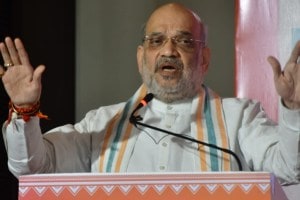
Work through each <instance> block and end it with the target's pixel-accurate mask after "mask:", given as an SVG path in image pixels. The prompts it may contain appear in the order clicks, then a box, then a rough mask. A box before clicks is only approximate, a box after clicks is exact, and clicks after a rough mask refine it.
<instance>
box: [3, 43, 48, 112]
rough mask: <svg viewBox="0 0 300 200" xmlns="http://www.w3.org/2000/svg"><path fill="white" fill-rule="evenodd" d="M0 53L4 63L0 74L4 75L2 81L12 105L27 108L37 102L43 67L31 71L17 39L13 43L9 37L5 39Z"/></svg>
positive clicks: (40, 89)
mask: <svg viewBox="0 0 300 200" xmlns="http://www.w3.org/2000/svg"><path fill="white" fill-rule="evenodd" d="M0 51H1V54H2V57H3V61H4V68H3V66H1V67H0V72H1V73H2V74H4V75H3V76H2V81H3V84H4V87H5V89H6V92H7V93H8V95H9V97H10V99H11V101H12V103H13V104H14V105H16V106H18V107H27V106H31V105H33V104H35V103H36V102H38V101H39V99H40V95H41V91H42V84H41V77H42V73H43V72H44V70H45V66H43V65H40V66H38V67H37V68H36V69H33V67H32V66H31V64H30V61H29V57H28V55H27V52H26V50H25V48H24V46H23V43H22V41H21V40H20V39H18V38H17V39H15V40H14V41H13V40H12V39H11V38H10V37H7V38H5V42H2V43H0ZM5 68H6V71H5ZM1 73H0V74H1Z"/></svg>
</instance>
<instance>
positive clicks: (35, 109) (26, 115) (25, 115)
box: [7, 101, 48, 123]
mask: <svg viewBox="0 0 300 200" xmlns="http://www.w3.org/2000/svg"><path fill="white" fill-rule="evenodd" d="M9 107H10V109H9V116H8V120H7V121H8V123H9V122H10V121H11V119H12V115H13V113H15V114H16V115H17V116H19V117H22V119H23V120H24V121H25V122H28V121H29V120H30V117H32V116H37V117H39V118H41V119H48V116H47V115H44V114H43V113H41V111H40V101H38V102H37V103H35V104H33V105H32V106H30V107H24V108H23V107H16V106H15V105H14V104H13V103H12V102H11V101H10V102H9Z"/></svg>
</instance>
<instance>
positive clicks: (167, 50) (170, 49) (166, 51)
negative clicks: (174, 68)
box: [160, 38, 179, 57]
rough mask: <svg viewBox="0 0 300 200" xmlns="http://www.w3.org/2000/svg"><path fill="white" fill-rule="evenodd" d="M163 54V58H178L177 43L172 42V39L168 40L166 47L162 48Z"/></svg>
mask: <svg viewBox="0 0 300 200" xmlns="http://www.w3.org/2000/svg"><path fill="white" fill-rule="evenodd" d="M160 51H161V54H162V55H163V56H167V57H169V56H176V57H177V56H178V55H179V52H178V50H177V47H176V43H175V42H174V41H173V40H172V38H168V39H167V40H166V42H165V43H164V45H163V46H162V48H161V50H160Z"/></svg>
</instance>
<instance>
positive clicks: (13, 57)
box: [5, 37, 20, 65]
mask: <svg viewBox="0 0 300 200" xmlns="http://www.w3.org/2000/svg"><path fill="white" fill-rule="evenodd" d="M5 44H6V47H7V49H8V52H9V55H10V58H11V61H12V62H13V64H14V65H20V60H19V55H18V52H17V50H16V47H15V45H14V43H13V41H12V39H11V38H10V37H6V38H5Z"/></svg>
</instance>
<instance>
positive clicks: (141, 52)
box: [136, 45, 144, 74]
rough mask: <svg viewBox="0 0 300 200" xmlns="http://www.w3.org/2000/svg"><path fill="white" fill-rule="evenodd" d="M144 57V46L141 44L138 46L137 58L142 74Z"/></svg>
mask: <svg viewBox="0 0 300 200" xmlns="http://www.w3.org/2000/svg"><path fill="white" fill-rule="evenodd" d="M143 57H144V47H143V46H142V45H139V46H138V47H137V53H136V58H137V64H138V68H139V72H140V74H141V73H142V68H143Z"/></svg>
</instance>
